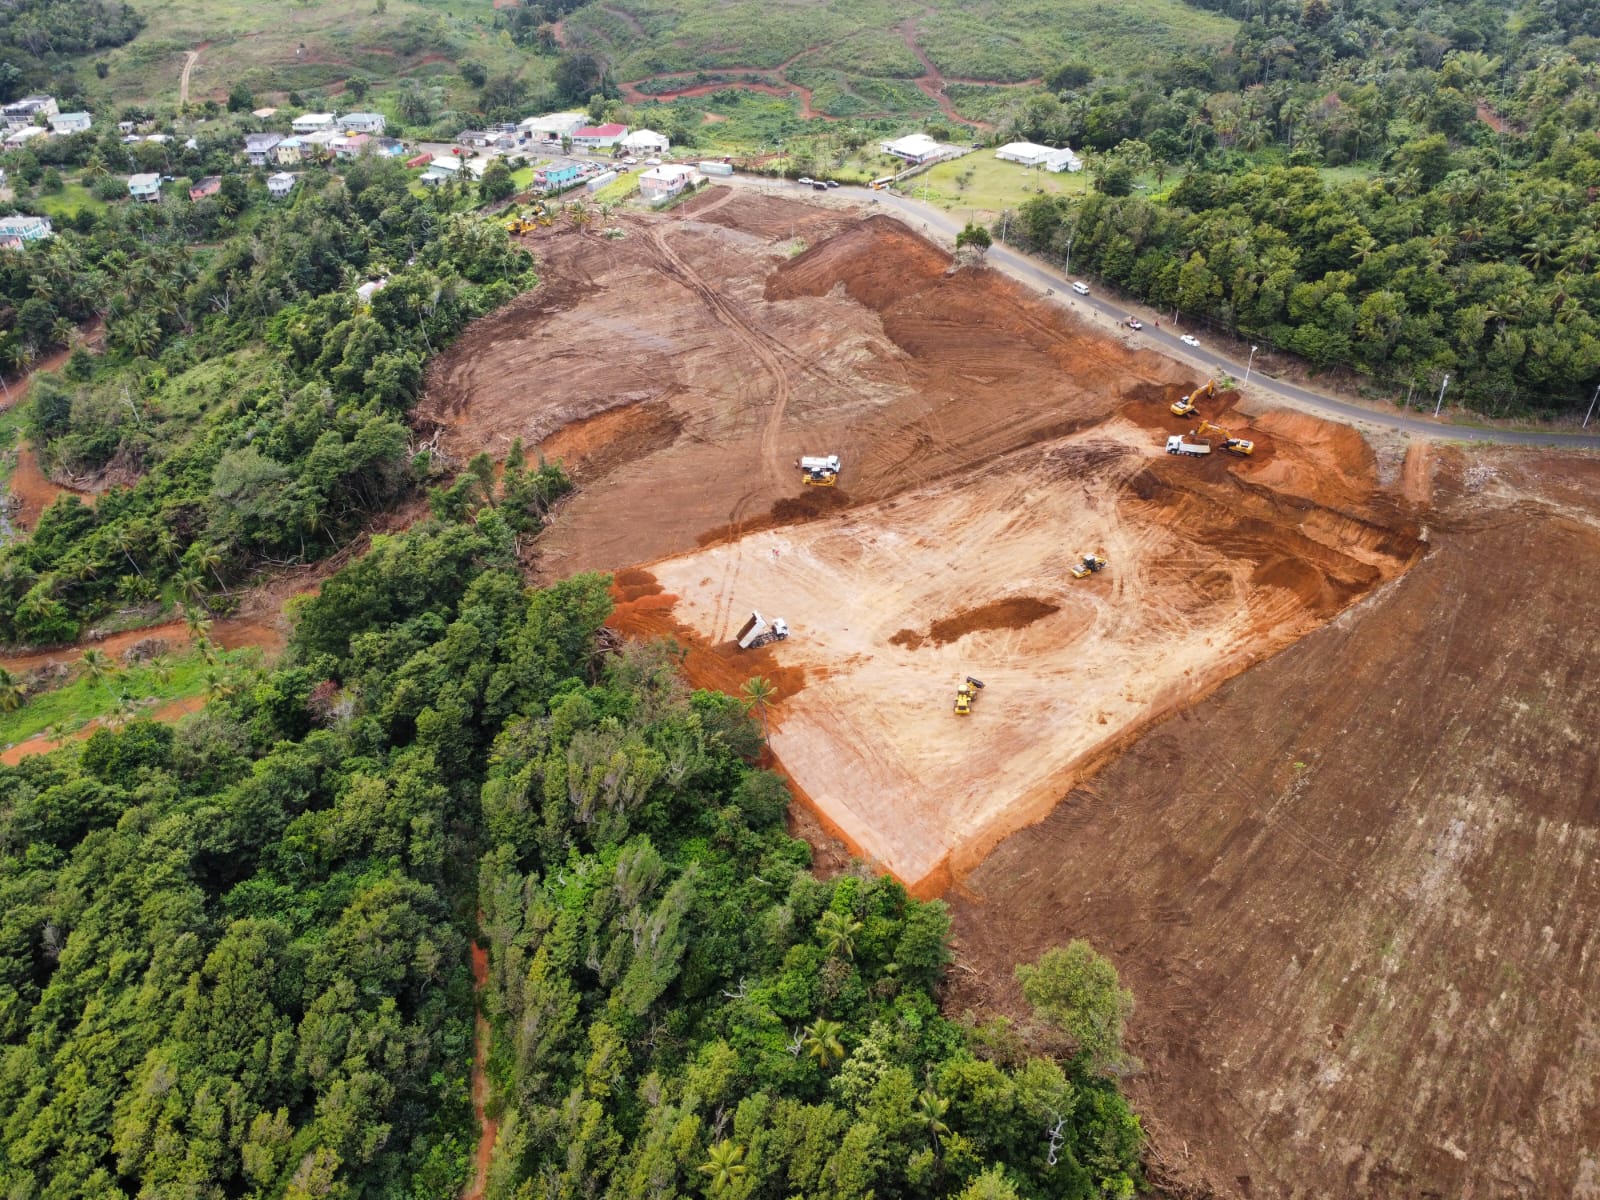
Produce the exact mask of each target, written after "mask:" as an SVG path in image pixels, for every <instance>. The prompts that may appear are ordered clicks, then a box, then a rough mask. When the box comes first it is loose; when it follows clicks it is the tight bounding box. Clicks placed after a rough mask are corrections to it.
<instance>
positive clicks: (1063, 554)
mask: <svg viewBox="0 0 1600 1200" xmlns="http://www.w3.org/2000/svg"><path fill="white" fill-rule="evenodd" d="M623 228H624V232H625V236H624V237H623V238H621V239H619V240H616V241H611V240H606V239H601V238H598V237H584V236H580V235H578V234H574V233H568V232H547V233H541V234H540V235H536V236H535V237H534V238H532V239H530V245H531V246H532V248H533V249H534V250H535V252H536V253H538V254H539V255H540V257H541V260H542V263H543V269H544V278H545V283H544V285H542V287H541V289H540V290H539V291H538V292H536V293H534V294H533V295H531V296H529V297H526V298H524V299H523V300H521V301H519V302H518V303H517V304H516V305H514V306H513V307H512V308H511V309H510V310H508V311H506V312H505V313H502V314H500V315H498V316H496V317H493V318H490V319H488V320H486V321H484V322H481V323H479V324H478V325H477V326H475V327H474V328H473V330H471V331H469V333H468V334H467V335H466V337H465V338H463V339H462V341H461V342H460V343H459V344H458V346H457V347H456V348H455V349H454V350H452V351H451V352H450V353H449V354H447V355H446V356H445V357H444V358H443V359H442V360H441V362H440V363H439V364H438V366H437V367H436V369H435V371H434V372H433V374H432V375H431V376H430V383H429V391H428V395H427V398H426V401H425V405H424V412H425V415H424V418H423V419H424V423H425V424H426V423H428V422H432V423H434V424H436V425H437V426H438V428H439V432H440V441H441V445H442V446H443V447H444V448H446V450H447V451H448V452H450V453H452V454H454V455H456V456H457V457H458V458H459V457H463V456H467V455H470V454H471V453H473V452H476V451H477V450H479V449H488V450H490V451H491V453H494V454H496V455H498V454H500V453H503V451H504V449H505V447H506V446H507V445H508V444H509V440H510V438H511V437H513V436H519V435H520V436H522V437H524V438H525V439H527V440H529V441H530V442H537V443H540V444H541V445H542V446H543V448H544V449H545V451H546V452H547V453H550V454H553V455H559V456H561V457H563V458H564V459H565V460H566V461H568V462H569V463H570V464H571V465H572V467H573V469H574V472H575V474H576V477H577V479H578V481H579V484H580V491H579V493H578V494H577V495H576V496H575V497H574V498H572V499H571V500H570V501H567V502H565V503H564V505H563V507H562V508H561V510H560V511H559V512H558V514H557V516H556V520H555V523H554V525H553V526H552V527H551V528H550V529H549V530H548V531H547V532H546V533H545V534H544V535H543V537H542V538H541V539H540V552H541V554H542V562H541V571H542V573H543V574H544V575H546V576H557V575H561V574H565V573H567V572H570V571H573V570H578V569H589V568H596V569H607V570H618V576H617V586H616V589H615V590H616V596H617V600H618V609H617V614H616V618H615V623H616V624H617V626H618V627H619V628H622V629H623V630H625V631H628V632H634V633H670V634H673V635H674V636H677V637H678V638H679V639H680V640H681V641H682V642H683V644H684V645H685V646H686V647H687V649H688V659H687V668H688V671H689V673H690V675H691V678H693V679H694V680H695V681H696V682H697V683H700V684H701V685H704V686H716V687H721V688H724V689H727V690H730V691H732V690H737V688H738V686H739V685H740V684H741V683H742V682H743V681H744V680H745V679H747V678H749V677H750V676H752V675H763V676H766V677H767V678H769V679H771V680H772V681H773V682H774V683H775V684H776V686H777V687H778V690H779V693H780V699H779V702H778V704H777V706H776V710H775V712H774V713H773V720H774V726H775V727H774V732H773V744H774V747H775V749H776V751H777V755H778V757H779V759H780V760H781V763H782V765H783V766H784V767H785V768H786V769H787V770H788V771H789V772H790V773H791V774H792V775H793V777H794V778H795V780H796V783H797V785H798V787H799V789H800V790H801V792H802V793H803V794H804V795H805V797H806V798H807V800H808V802H809V804H810V806H811V807H812V808H813V809H814V810H815V812H816V814H817V815H818V816H819V818H820V819H821V821H822V823H823V824H824V825H825V826H827V827H830V828H832V829H834V830H837V831H839V832H841V833H843V834H844V835H845V836H846V837H847V838H848V839H849V840H850V841H852V842H853V843H854V844H855V845H856V847H857V848H858V849H862V850H864V851H866V852H867V853H869V854H872V855H874V856H876V857H878V858H879V859H880V860H881V861H883V862H885V863H887V864H888V865H890V866H891V867H892V868H894V869H895V870H897V871H898V872H899V873H900V874H901V875H902V877H904V878H908V879H910V880H912V881H913V882H917V883H919V885H920V886H921V888H922V890H924V891H928V890H935V889H938V888H940V887H945V888H946V892H947V894H948V895H951V896H952V897H953V898H955V900H956V915H957V929H958V933H959V935H960V952H961V961H962V964H963V965H964V966H966V967H968V968H970V969H971V970H972V971H973V972H975V973H974V974H968V973H967V972H966V971H958V972H957V973H956V976H955V978H956V980H957V981H958V984H959V986H960V988H962V989H964V990H958V991H956V992H955V993H954V994H952V996H951V997H950V1006H951V1007H952V1008H953V1009H954V1010H956V1011H959V1009H960V1008H961V1007H962V1006H964V1005H966V1004H968V1003H982V1004H984V1005H998V1006H1001V1007H1007V1006H1011V1005H1013V1004H1015V1003H1016V1000H1017V998H1016V996H1015V994H1014V991H1013V990H1012V988H1011V985H1010V983H1009V980H1010V978H1011V970H1012V967H1013V965H1014V964H1015V962H1016V961H1019V960H1021V959H1025V958H1027V957H1030V956H1032V955H1034V954H1037V952H1038V951H1039V949H1041V948H1042V947H1043V946H1045V945H1048V944H1053V943H1059V942H1061V941H1064V940H1065V939H1067V938H1069V937H1072V936H1087V937H1089V938H1091V939H1092V940H1094V941H1095V942H1096V943H1097V944H1098V945H1100V946H1101V947H1102V948H1103V949H1105V950H1106V951H1107V952H1108V953H1110V954H1111V955H1112V957H1113V958H1114V960H1115V961H1116V962H1117V965H1118V966H1119V968H1121V969H1122V971H1123V972H1124V975H1125V977H1126V978H1127V979H1128V980H1129V982H1130V983H1131V984H1132V986H1133V987H1134V989H1135V991H1136V993H1137V995H1138V997H1139V1001H1140V1007H1139V1009H1138V1011H1137V1012H1136V1014H1135V1018H1134V1022H1133V1027H1132V1033H1133V1038H1134V1042H1135V1048H1136V1050H1137V1052H1138V1053H1139V1054H1140V1056H1141V1057H1142V1058H1143V1059H1144V1060H1145V1063H1146V1067H1145V1069H1144V1070H1143V1071H1142V1072H1140V1073H1139V1074H1137V1075H1136V1076H1134V1077H1133V1078H1132V1079H1131V1080H1130V1087H1131V1088H1132V1089H1133V1090H1134V1093H1135V1095H1136V1096H1137V1098H1138V1100H1139V1102H1140V1104H1141V1108H1142V1111H1143V1112H1144V1113H1145V1114H1146V1117H1147V1121H1148V1124H1149V1127H1150V1128H1151V1130H1152V1131H1153V1133H1154V1139H1153V1143H1152V1146H1153V1150H1152V1156H1153V1160H1154V1163H1155V1170H1156V1171H1157V1172H1158V1174H1163V1177H1164V1178H1167V1179H1169V1180H1172V1181H1175V1182H1176V1183H1177V1184H1178V1185H1179V1186H1189V1187H1191V1188H1192V1189H1193V1194H1197V1195H1200V1194H1208V1193H1209V1194H1217V1195H1227V1196H1264V1195H1296V1196H1312V1195H1319V1196H1320V1195H1329V1194H1335V1195H1341V1194H1342V1195H1361V1196H1388V1195H1418V1196H1420V1195H1429V1194H1436V1195H1441V1196H1443V1195H1450V1196H1455V1195H1461V1196H1498V1195H1504V1194H1520V1195H1526V1196H1530V1197H1531V1196H1543V1195H1557V1194H1584V1189H1585V1188H1587V1187H1592V1181H1593V1179H1594V1178H1595V1177H1596V1171H1597V1164H1600V1152H1597V1145H1600V1112H1597V1111H1596V1105H1597V1100H1596V1097H1597V1096H1600V1086H1597V1084H1600V1081H1596V1080H1594V1079H1592V1078H1591V1074H1592V1072H1593V1070H1594V1068H1593V1067H1592V1065H1591V1064H1592V1063H1593V1062H1594V1061H1596V1060H1595V1058H1594V1055H1593V1054H1592V1053H1591V1052H1590V1047H1592V1045H1593V1044H1594V1042H1595V1037H1596V1027H1595V1025H1594V1023H1593V1021H1592V1014H1591V1013H1590V1011H1589V1007H1588V1001H1587V999H1586V997H1588V996H1592V995H1595V994H1597V992H1596V988H1595V984H1596V980H1595V979H1594V978H1593V973H1594V969H1595V968H1594V966H1593V965H1592V964H1594V963H1595V962H1596V961H1600V960H1597V957H1596V955H1595V954H1594V953H1592V950H1593V947H1592V945H1591V942H1592V940H1593V939H1592V935H1591V933H1590V931H1591V930H1592V929H1593V928H1595V925H1596V917H1597V916H1600V881H1597V879H1596V869H1595V868H1594V866H1593V865H1592V861H1593V851H1594V848H1595V847H1594V844H1593V843H1594V839H1595V829H1596V827H1597V826H1600V814H1597V812H1596V810H1595V808H1594V802H1593V798H1594V796H1595V795H1597V794H1600V779H1597V777H1596V766H1595V759H1594V756H1593V753H1592V751H1591V750H1589V749H1588V748H1587V742H1586V740H1585V738H1584V736H1583V732H1582V730H1583V726H1582V723H1581V722H1582V718H1581V716H1579V715H1576V714H1581V713H1583V712H1585V711H1592V710H1593V702H1594V700H1595V699H1596V695H1595V693H1596V690H1597V688H1600V663H1597V662H1596V660H1595V656H1594V655H1593V654H1592V653H1591V652H1590V651H1589V649H1588V643H1587V642H1585V641H1584V640H1583V639H1582V638H1575V637H1574V636H1573V630H1574V628H1575V626H1574V621H1575V620H1576V619H1577V618H1576V616H1575V614H1577V613H1580V612H1583V611H1586V610H1585V609H1584V608H1583V605H1584V604H1585V597H1586V596H1589V595H1592V594H1593V591H1594V587H1595V584H1596V583H1600V579H1597V578H1596V573H1597V572H1600V541H1597V537H1600V535H1597V532H1596V530H1597V527H1600V520H1597V518H1596V515H1595V506H1594V502H1593V501H1592V500H1591V499H1590V497H1591V496H1592V495H1594V494H1595V484H1596V483H1600V479H1596V478H1595V469H1594V468H1593V466H1592V464H1590V465H1586V464H1584V463H1582V462H1579V463H1576V464H1574V463H1569V462H1567V461H1566V460H1563V459H1560V458H1555V457H1552V456H1545V457H1543V458H1538V459H1530V458H1528V457H1526V456H1525V455H1524V454H1523V453H1522V452H1514V451H1509V450H1506V451H1476V452H1473V455H1472V456H1469V455H1468V453H1467V452H1464V451H1457V450H1447V449H1442V448H1430V447H1428V446H1426V445H1419V444H1413V445H1411V446H1409V447H1408V446H1407V445H1406V442H1405V439H1404V438H1402V437H1399V436H1392V437H1390V438H1387V439H1383V438H1380V439H1377V440H1375V441H1370V442H1369V441H1368V440H1367V439H1366V438H1364V437H1363V436H1362V435H1361V434H1360V433H1358V432H1356V431H1355V430H1353V429H1351V428H1347V427H1344V426H1339V425H1333V424H1329V423H1326V422H1323V421H1321V420H1318V419H1316V418H1314V417H1310V416H1308V415H1306V414H1304V413H1300V412H1294V411H1271V410H1265V409H1261V410H1256V409H1252V408H1249V407H1247V406H1244V405H1243V404H1242V403H1241V402H1240V401H1239V399H1238V398H1237V397H1235V396H1231V395H1230V396H1224V397H1222V398H1221V401H1220V404H1219V408H1218V411H1217V412H1216V413H1215V414H1212V413H1208V414H1207V415H1209V416H1214V417H1216V418H1218V419H1220V421H1221V423H1223V424H1226V425H1230V426H1232V427H1234V428H1236V429H1247V430H1248V431H1249V436H1251V437H1253V438H1255V439H1256V442H1257V453H1256V455H1255V456H1254V457H1253V458H1251V459H1249V460H1236V459H1223V458H1222V457H1220V456H1216V457H1213V458H1211V459H1209V460H1204V461H1193V460H1186V459H1172V458H1169V457H1167V456H1165V455H1163V454H1161V453H1160V452H1159V450H1158V446H1159V444H1160V441H1161V440H1162V438H1163V436H1164V435H1165V434H1166V433H1168V432H1172V431H1175V430H1176V429H1178V428H1181V427H1182V426H1181V425H1180V424H1179V423H1177V422H1176V421H1175V420H1174V419H1173V418H1171V417H1170V416H1168V415H1167V414H1166V407H1165V406H1166V403H1167V401H1168V400H1169V399H1170V398H1171V396H1172V395H1174V394H1175V393H1177V392H1181V391H1182V390H1184V389H1185V387H1186V386H1187V385H1190V384H1192V383H1193V382H1195V381H1196V379H1197V378H1198V376H1199V373H1198V372H1194V371H1191V370H1189V369H1186V368H1185V367H1183V366H1182V365H1180V364H1174V363H1173V362H1172V361H1171V360H1169V359H1167V358H1165V357H1163V356H1161V355H1158V354H1154V353H1151V352H1149V351H1147V350H1139V349H1135V348H1131V347H1129V346H1128V345H1127V344H1126V343H1125V342H1123V341H1122V340H1120V339H1112V338H1108V337H1107V336H1105V334H1104V332H1097V331H1096V330H1095V329H1094V328H1092V327H1089V326H1087V325H1085V324H1083V323H1080V322H1078V321H1076V320H1074V319H1073V318H1072V317H1071V316H1069V315H1068V314H1066V313H1064V312H1063V311H1062V310H1061V309H1059V308H1057V307H1055V306H1054V305H1052V304H1050V303H1047V302H1045V301H1043V300H1042V299H1041V297H1040V296H1039V295H1038V293H1037V291H1034V290H1029V289H1019V288H1018V287H1017V285H1016V284H1015V283H1013V282H1012V281H1010V280H1008V279H1006V278H1005V277H1004V276H1002V275H1001V274H1000V273H998V272H994V271H974V270H960V271H954V272H952V271H950V270H949V263H948V260H947V258H946V257H945V256H944V255H943V254H942V253H941V252H940V251H938V249H937V248H936V247H933V246H931V245H930V244H929V243H927V242H925V241H923V240H922V239H921V238H919V237H916V236H913V235H911V234H909V233H908V231H907V230H905V229H904V228H903V227H902V226H900V225H899V224H897V223H896V222H893V221H887V220H870V221H865V222H861V221H857V220H856V219H855V218H854V214H852V213H850V212H848V211H842V210H839V209H835V208H814V207H812V206H810V205H806V204H802V203H797V202H794V201H789V200H783V199H779V198H776V197H762V196H757V195H752V194H740V195H737V196H734V195H732V194H730V193H729V192H727V191H722V190H718V191H713V192H712V193H710V194H709V195H707V196H704V197H701V198H698V199H697V200H696V201H694V203H693V205H691V206H686V208H685V209H680V210H678V211H677V212H675V213H674V214H673V215H672V217H671V218H668V219H662V220H644V219H628V220H626V221H625V222H624V223H623ZM802 452H804V453H819V452H821V453H827V452H836V453H840V454H841V455H843V456H844V459H845V472H844V476H843V478H842V480H841V484H840V486H839V488H837V489H832V490H829V489H802V488H801V487H800V486H799V485H798V479H797V478H796V473H795V472H794V471H793V469H792V460H793V456H795V455H797V454H799V453H802ZM1091 549H1094V550H1103V551H1104V552H1105V553H1106V554H1107V557H1109V558H1110V559H1111V567H1110V569H1109V570H1108V571H1107V572H1106V573H1104V574H1102V575H1098V576H1095V577H1093V578H1091V579H1088V580H1084V581H1076V580H1073V579H1071V577H1070V575H1069V574H1068V572H1067V570H1066V568H1067V566H1068V565H1069V563H1070V561H1071V560H1072V559H1073V558H1075V557H1076V556H1077V554H1079V553H1080V552H1082V551H1086V550H1091ZM754 607H759V608H761V609H763V611H765V612H767V613H768V614H769V615H776V616H786V617H787V618H788V619H789V620H790V622H791V624H792V626H793V628H794V631H795V632H794V636H793V637H791V638H790V639H789V640H788V641H786V642H783V643H780V644H777V645H775V646H770V647H767V648H764V649H762V650H759V651H756V652H754V653H749V654H743V653H741V652H739V651H737V650H736V649H735V648H734V647H733V646H732V644H731V642H730V641H729V638H730V637H731V634H732V631H733V630H734V629H735V628H737V625H738V622H739V621H740V620H741V619H742V616H743V614H744V613H746V612H747V611H748V610H749V609H750V608H754ZM1247 668H1249V669H1247ZM967 673H971V674H974V675H977V676H978V677H979V678H983V679H985V680H986V682H988V683H989V687H988V688H987V689H986V690H985V692H984V694H983V696H982V697H981V699H980V700H979V702H978V705H977V710H976V712H975V713H974V714H973V716H972V717H970V718H964V719H963V718H957V717H955V716H954V715H953V714H951V713H950V711H949V707H950V701H951V698H952V691H953V688H954V685H955V683H956V682H957V681H958V679H959V678H960V677H961V675H963V674H967ZM1063 796H1064V797H1065V799H1064V800H1063V799H1062V797H1063ZM1030 821H1036V822H1037V823H1035V824H1032V825H1029V824H1028V822H1030ZM1020 826H1026V827H1025V828H1021V829H1020V831H1018V832H1015V833H1011V834H1010V836H1005V835H1006V834H1007V832H1008V830H1011V829H1017V828H1018V827H1020ZM1001 838H1004V840H1000V841H999V846H998V848H997V849H994V850H993V851H992V853H988V854H987V857H985V854H986V851H988V850H989V849H990V845H991V843H993V842H995V841H997V840H999V839H1001Z"/></svg>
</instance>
